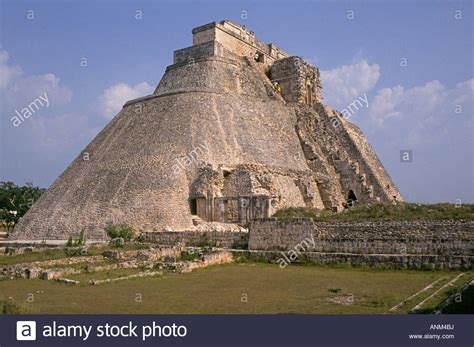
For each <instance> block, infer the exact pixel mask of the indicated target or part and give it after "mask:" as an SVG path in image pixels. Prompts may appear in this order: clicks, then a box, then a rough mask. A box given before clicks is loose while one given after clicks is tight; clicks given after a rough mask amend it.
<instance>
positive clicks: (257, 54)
mask: <svg viewBox="0 0 474 347" xmlns="http://www.w3.org/2000/svg"><path fill="white" fill-rule="evenodd" d="M253 58H254V60H255V61H256V62H257V63H263V59H264V55H263V53H261V52H255V55H254V56H253Z"/></svg>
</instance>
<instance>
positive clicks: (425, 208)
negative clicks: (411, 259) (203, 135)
mask: <svg viewBox="0 0 474 347" xmlns="http://www.w3.org/2000/svg"><path fill="white" fill-rule="evenodd" d="M273 217H275V218H276V219H278V220H282V221H287V220H291V219H293V218H313V219H314V221H315V222H335V221H341V222H346V221H347V222H349V221H369V220H427V219H428V220H446V219H453V220H474V204H463V205H454V204H447V203H440V204H414V203H402V204H397V205H392V204H387V203H385V204H384V203H374V204H368V205H356V206H354V207H351V208H349V209H347V210H344V211H343V212H341V213H333V212H331V211H321V210H316V209H312V208H305V207H298V208H296V207H294V208H287V209H283V210H280V211H278V212H277V213H275V214H274V215H273Z"/></svg>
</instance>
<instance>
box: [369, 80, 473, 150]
mask: <svg viewBox="0 0 474 347" xmlns="http://www.w3.org/2000/svg"><path fill="white" fill-rule="evenodd" d="M473 93H474V79H470V80H467V81H464V82H460V83H458V84H456V85H455V86H454V87H453V88H447V87H446V86H444V85H443V84H442V83H440V82H439V81H436V80H434V81H431V82H428V83H426V84H424V85H421V86H415V87H412V88H408V89H406V88H404V87H402V86H400V85H399V86H395V87H392V88H383V89H380V90H379V91H378V92H377V95H376V96H375V97H374V99H373V101H372V103H371V106H370V109H369V116H370V119H371V120H372V121H373V123H375V124H376V125H377V126H379V127H384V126H393V125H398V124H406V125H407V126H406V130H407V131H408V132H409V134H410V138H411V139H412V141H415V142H416V141H420V140H421V139H422V138H424V137H426V132H427V131H429V130H431V131H436V134H437V137H439V135H440V134H442V133H443V130H444V129H445V128H446V127H445V126H446V123H449V122H453V121H454V120H456V118H454V117H462V116H466V117H469V115H470V114H472V108H473V107H472V104H473V101H472V96H473ZM468 124H469V123H468ZM448 125H449V124H448Z"/></svg>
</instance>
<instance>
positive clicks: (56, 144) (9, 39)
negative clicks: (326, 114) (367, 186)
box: [0, 0, 474, 202]
mask: <svg viewBox="0 0 474 347" xmlns="http://www.w3.org/2000/svg"><path fill="white" fill-rule="evenodd" d="M0 2H1V25H0V29H1V31H0V44H1V47H0V78H1V79H0V88H1V89H0V101H1V110H0V112H1V114H0V116H1V122H0V126H1V128H0V135H1V140H0V144H1V151H0V170H1V171H0V179H1V180H12V181H14V182H15V183H17V184H22V183H24V182H27V181H33V182H34V183H35V184H38V185H40V186H43V187H48V186H49V185H50V184H51V183H52V182H53V181H54V180H55V179H56V178H57V177H58V175H59V174H60V173H61V172H62V171H63V170H64V169H65V168H66V167H67V165H68V164H69V163H70V162H71V161H72V160H73V159H74V157H75V156H76V155H77V154H78V153H79V152H80V151H81V149H82V148H84V147H85V145H86V144H87V143H88V142H89V141H90V140H91V139H92V138H93V137H94V136H95V135H96V134H97V133H98V131H100V129H102V128H103V127H104V126H105V124H107V122H108V121H109V120H110V119H111V118H112V117H113V115H114V114H115V113H116V112H117V111H118V110H119V109H120V106H121V105H122V104H123V102H124V101H126V100H127V99H130V98H134V97H138V96H142V95H146V94H149V93H151V92H152V90H153V89H154V87H155V86H156V85H157V84H158V82H159V80H160V79H161V77H162V75H163V73H164V69H165V68H166V66H167V65H170V64H171V63H172V53H173V50H176V49H179V48H184V47H187V46H190V45H191V44H192V35H191V29H192V28H193V27H196V26H199V25H202V24H205V23H208V22H211V21H215V20H221V19H232V20H234V21H236V22H238V23H240V24H243V25H246V26H247V27H249V28H251V30H253V31H254V32H255V33H256V35H257V37H258V38H259V39H261V40H263V41H265V42H274V43H276V44H277V45H279V46H280V47H282V48H283V49H284V50H286V51H287V52H289V53H290V54H293V55H300V56H303V57H304V58H305V59H306V60H308V61H310V62H311V63H313V64H315V65H317V66H318V67H319V68H320V69H321V71H322V77H323V95H324V97H325V103H327V104H329V105H330V106H332V107H334V108H336V109H339V110H342V109H344V108H345V107H347V106H348V105H349V104H350V103H351V102H353V101H354V100H355V99H357V98H358V97H363V96H367V99H368V103H369V106H368V107H367V108H365V107H364V108H361V109H359V110H358V111H357V112H356V113H354V114H353V115H351V121H353V122H354V123H356V124H358V125H359V126H360V127H361V128H362V129H363V131H364V132H365V133H366V135H367V137H368V139H369V141H370V142H371V144H372V145H373V147H374V148H375V150H376V152H377V154H378V155H379V157H380V159H381V160H382V162H383V164H384V165H385V167H386V168H387V170H388V171H389V173H390V174H391V175H392V177H393V179H394V181H395V183H396V184H397V185H398V186H399V188H400V190H401V192H402V195H403V196H404V197H405V198H406V199H407V200H409V201H417V202H437V201H449V202H456V200H457V199H460V200H461V201H462V202H474V188H473V186H474V184H473V176H474V175H473V170H474V167H473V166H474V159H473V130H474V129H473V119H472V115H473V90H474V79H473V65H472V64H473V50H472V49H473V47H472V44H473V33H472V26H473V19H472V10H473V9H472V2H471V1H443V2H436V1H430V2H428V1H378V2H376V1H351V2H343V1H335V2H329V1H291V2H290V1H253V2H247V1H230V2H223V1H195V2H190V1H170V2H164V1H87V0H86V1H21V0H14V1H5V0H2V1H0ZM31 11H33V12H31ZM137 11H140V12H139V13H140V14H141V16H142V18H141V19H136V17H137ZM352 11H353V12H352ZM28 16H29V18H28ZM352 16H353V18H352ZM84 58H85V59H87V66H81V61H82V63H83V65H84V61H85V60H84ZM81 59H82V60H81ZM44 92H47V95H48V96H49V99H50V100H49V101H50V104H49V105H48V107H43V108H41V109H40V110H38V111H37V112H36V113H35V114H33V115H32V116H31V117H30V118H28V119H25V121H24V122H22V124H21V125H20V126H18V127H14V126H13V125H12V122H11V117H12V116H13V115H14V114H15V110H18V109H20V110H21V109H22V108H23V107H25V106H26V105H28V103H30V102H31V101H32V100H34V99H35V98H37V97H38V96H39V95H40V94H42V93H44ZM406 149H407V150H412V151H413V162H411V163H401V162H400V150H406Z"/></svg>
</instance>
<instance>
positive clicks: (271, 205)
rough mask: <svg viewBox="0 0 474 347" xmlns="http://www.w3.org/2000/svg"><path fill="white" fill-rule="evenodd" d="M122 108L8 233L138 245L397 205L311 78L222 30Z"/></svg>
mask: <svg viewBox="0 0 474 347" xmlns="http://www.w3.org/2000/svg"><path fill="white" fill-rule="evenodd" d="M192 35H193V45H192V46H190V47H187V48H183V49H178V50H176V51H175V52H174V60H173V64H171V65H170V66H168V67H167V68H166V71H165V73H164V75H163V77H162V79H161V81H160V82H159V84H158V86H157V87H156V89H155V91H154V92H153V94H152V95H148V96H145V97H142V98H139V99H135V100H130V101H128V102H127V103H125V105H124V106H123V109H122V110H121V111H120V112H119V113H118V114H117V115H116V116H115V117H114V118H113V119H112V120H111V121H110V123H109V124H107V126H106V127H105V128H104V129H103V130H102V131H101V132H100V133H99V134H98V135H97V136H96V137H95V138H94V139H93V140H92V142H91V143H90V144H89V145H88V146H87V147H86V148H84V149H83V151H82V152H81V153H80V154H79V155H78V156H77V158H76V159H74V161H73V162H72V163H71V164H70V165H69V167H68V168H67V169H66V170H65V171H64V172H63V173H62V174H61V175H60V176H59V178H58V179H57V180H56V181H55V182H54V183H53V184H52V185H51V187H50V188H49V189H48V190H47V191H46V192H45V193H44V194H43V195H42V196H41V198H40V199H39V200H38V201H37V202H36V203H35V204H34V205H33V206H32V208H31V209H30V210H29V211H28V212H27V214H26V215H25V216H24V217H23V218H22V219H21V220H20V221H19V223H18V224H17V226H16V227H15V229H14V231H13V232H12V233H11V238H12V239H17V240H35V239H37V240H42V239H46V240H61V239H67V238H68V237H69V236H71V235H73V236H75V235H78V234H79V233H80V232H81V231H82V230H83V231H85V232H86V234H87V237H88V239H97V240H101V239H106V238H107V235H106V233H105V231H104V229H105V228H106V226H107V225H110V224H127V225H129V226H131V227H132V228H133V229H134V230H136V231H137V232H140V233H145V232H159V231H170V230H173V231H184V230H201V231H205V230H206V228H207V227H209V228H211V227H212V226H213V225H214V226H215V225H216V223H219V225H224V227H225V226H226V225H228V226H229V228H231V227H232V226H246V225H248V224H249V223H252V221H254V220H260V219H266V218H270V217H271V216H272V215H273V214H274V213H275V212H276V211H278V210H280V209H283V208H288V207H311V208H315V209H328V210H332V211H335V212H338V211H342V210H344V209H346V208H350V207H351V206H353V205H354V204H367V203H371V202H377V201H380V202H392V201H397V202H400V201H403V198H402V196H401V195H400V192H399V191H398V189H397V187H396V186H395V184H394V183H393V181H392V180H391V178H390V176H389V174H388V173H387V171H386V170H385V169H384V167H383V165H382V163H381V162H380V160H379V159H378V158H377V155H376V154H375V152H374V150H373V149H372V147H371V146H370V144H369V142H368V141H367V139H366V138H365V136H364V134H363V133H362V132H361V130H360V129H359V128H358V127H357V126H356V125H354V124H352V123H351V122H350V121H349V120H348V119H346V118H347V117H344V115H343V114H342V113H340V112H338V111H335V110H333V109H331V108H330V107H328V106H327V105H324V103H323V100H322V97H321V89H322V88H323V87H324V86H321V81H320V73H319V70H318V68H317V67H315V66H313V65H311V64H309V63H307V62H305V61H304V59H302V58H301V57H298V56H293V55H290V54H288V53H287V52H285V51H284V50H283V49H281V48H280V47H278V46H277V45H275V44H273V43H270V44H267V43H264V42H262V41H260V40H258V39H257V38H256V36H255V34H254V33H253V32H252V31H250V30H249V29H247V28H245V27H243V26H240V25H237V24H235V23H233V22H231V21H228V20H224V21H221V22H213V23H209V24H206V25H203V26H200V27H197V28H194V29H193V30H192Z"/></svg>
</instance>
